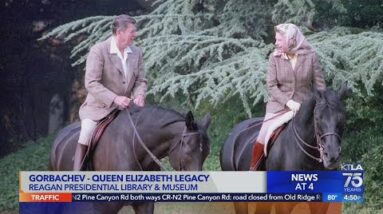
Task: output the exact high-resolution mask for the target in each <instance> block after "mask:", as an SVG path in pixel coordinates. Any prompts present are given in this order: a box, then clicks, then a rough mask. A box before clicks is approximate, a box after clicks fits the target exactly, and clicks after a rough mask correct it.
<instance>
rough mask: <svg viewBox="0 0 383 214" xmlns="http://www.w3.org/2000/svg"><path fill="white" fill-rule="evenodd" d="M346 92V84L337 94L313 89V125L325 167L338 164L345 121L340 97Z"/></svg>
mask: <svg viewBox="0 0 383 214" xmlns="http://www.w3.org/2000/svg"><path fill="white" fill-rule="evenodd" d="M347 93H348V88H347V86H346V85H344V86H343V87H342V89H341V90H340V92H339V94H337V93H336V92H334V91H331V90H326V91H315V93H314V94H315V95H314V97H315V101H316V102H315V103H316V104H315V108H314V127H315V132H316V133H315V134H316V139H317V142H318V144H319V146H320V147H321V149H323V151H322V160H323V165H324V167H325V168H326V169H335V168H337V167H338V166H339V160H340V153H341V138H342V135H343V130H344V124H345V122H346V116H345V110H344V107H343V103H342V102H341V99H343V98H344V97H345V96H346V95H347Z"/></svg>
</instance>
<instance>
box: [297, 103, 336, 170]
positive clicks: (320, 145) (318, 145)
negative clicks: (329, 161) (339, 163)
mask: <svg viewBox="0 0 383 214" xmlns="http://www.w3.org/2000/svg"><path fill="white" fill-rule="evenodd" d="M319 105H328V103H326V102H320V103H317V104H315V107H314V134H315V139H316V146H312V145H310V144H309V143H307V142H306V141H305V140H303V139H302V138H301V137H300V136H299V134H298V132H297V129H296V127H295V116H294V117H293V121H292V128H293V131H294V134H295V137H296V139H297V141H296V142H297V145H298V147H299V149H300V150H301V151H302V152H303V153H305V154H306V155H307V156H308V157H310V158H311V159H314V160H316V161H318V162H319V163H322V162H323V150H324V148H323V143H322V142H323V141H322V138H324V137H326V136H335V137H337V138H338V140H339V142H341V141H342V139H341V137H340V135H339V134H338V133H336V132H325V133H323V134H319V129H318V125H317V121H316V117H315V112H316V109H317V106H319ZM301 144H303V145H304V146H306V147H308V148H310V149H314V150H316V151H318V152H319V157H315V156H314V155H311V154H310V153H309V152H308V151H306V149H305V148H303V145H301ZM340 148H341V147H339V149H340Z"/></svg>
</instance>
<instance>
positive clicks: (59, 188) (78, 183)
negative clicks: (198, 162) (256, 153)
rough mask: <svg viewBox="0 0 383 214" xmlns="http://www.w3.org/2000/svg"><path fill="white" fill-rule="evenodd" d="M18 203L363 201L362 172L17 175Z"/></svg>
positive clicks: (135, 172)
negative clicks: (18, 176) (18, 183)
mask: <svg viewBox="0 0 383 214" xmlns="http://www.w3.org/2000/svg"><path fill="white" fill-rule="evenodd" d="M19 181H20V187H19V202H22V203H30V202H34V203H36V202H38V203H40V202H44V203H45V202H89V201H94V202H97V201H100V202H116V201H127V202H135V201H137V202H145V201H146V202H229V201H231V202H243V201H252V202H254V201H268V202H270V201H275V202H279V201H284V202H288V201H300V202H362V201H363V192H364V187H363V169H362V168H361V167H360V168H355V165H353V168H347V170H342V171H284V172H282V171H272V172H137V171H134V172H132V171H127V172H69V171H66V172H63V171H59V172H49V171H22V172H20V178H19Z"/></svg>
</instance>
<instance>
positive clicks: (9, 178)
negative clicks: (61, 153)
mask: <svg viewBox="0 0 383 214" xmlns="http://www.w3.org/2000/svg"><path fill="white" fill-rule="evenodd" d="M52 142H53V138H52V137H46V138H40V139H39V140H37V142H36V143H29V144H28V145H26V146H25V148H22V149H20V150H19V151H17V152H15V153H12V154H10V155H8V156H6V157H4V158H2V159H0V173H1V175H0V178H1V180H0V183H1V185H0V192H1V194H0V211H4V210H14V209H18V201H19V187H18V183H19V176H18V172H19V171H23V170H24V171H27V170H28V171H32V170H40V171H42V170H47V169H48V167H47V166H48V158H49V150H50V147H51V143H52Z"/></svg>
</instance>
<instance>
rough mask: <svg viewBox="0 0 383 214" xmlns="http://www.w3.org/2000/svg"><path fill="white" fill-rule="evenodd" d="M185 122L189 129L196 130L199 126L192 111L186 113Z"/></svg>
mask: <svg viewBox="0 0 383 214" xmlns="http://www.w3.org/2000/svg"><path fill="white" fill-rule="evenodd" d="M185 124H186V128H187V129H188V130H195V129H196V128H197V127H196V124H195V122H194V116H193V113H192V112H191V111H188V113H187V114H186V117H185Z"/></svg>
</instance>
